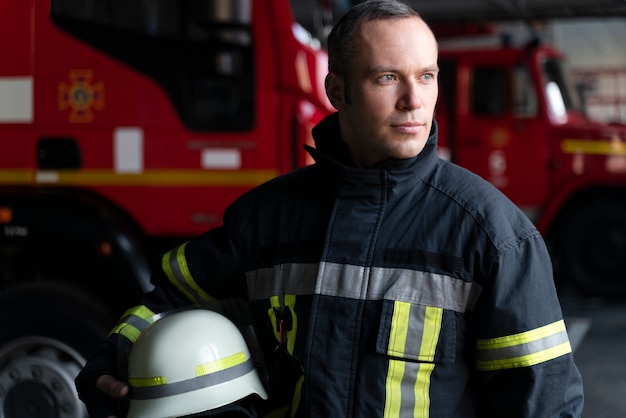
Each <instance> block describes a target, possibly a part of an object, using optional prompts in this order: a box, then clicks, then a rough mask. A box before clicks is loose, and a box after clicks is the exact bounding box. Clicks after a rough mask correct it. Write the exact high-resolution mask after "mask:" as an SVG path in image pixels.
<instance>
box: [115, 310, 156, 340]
mask: <svg viewBox="0 0 626 418" xmlns="http://www.w3.org/2000/svg"><path fill="white" fill-rule="evenodd" d="M153 316H154V312H152V311H151V310H150V309H148V308H147V307H146V306H143V305H141V306H135V307H132V308H130V309H128V310H127V311H126V312H124V314H123V315H122V317H121V318H120V320H119V322H118V323H117V325H115V327H113V329H112V330H111V332H109V335H112V334H120V335H123V336H124V337H126V338H127V339H128V340H130V341H131V342H133V343H134V342H135V341H137V338H138V337H139V334H141V332H142V331H143V330H144V329H146V328H147V327H148V325H150V324H151V323H152V322H154V320H153Z"/></svg>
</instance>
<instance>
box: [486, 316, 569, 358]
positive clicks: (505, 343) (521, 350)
mask: <svg viewBox="0 0 626 418" xmlns="http://www.w3.org/2000/svg"><path fill="white" fill-rule="evenodd" d="M476 348H477V350H476V366H477V368H478V369H479V370H502V369H510V368H516V367H528V366H533V365H535V364H539V363H542V362H544V361H548V360H552V359H554V358H557V357H560V356H562V355H565V354H568V353H571V351H572V349H571V346H570V343H569V338H568V336H567V330H566V328H565V323H564V321H563V320H559V321H556V322H553V323H551V324H548V325H545V326H543V327H540V328H535V329H532V330H530V331H526V332H522V333H519V334H514V335H507V336H503V337H497V338H492V339H488V340H478V341H477V342H476Z"/></svg>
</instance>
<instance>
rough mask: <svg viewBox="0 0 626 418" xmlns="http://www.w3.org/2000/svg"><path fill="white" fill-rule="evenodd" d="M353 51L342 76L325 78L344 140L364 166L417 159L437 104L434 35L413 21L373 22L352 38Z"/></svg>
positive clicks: (416, 19) (421, 24) (331, 75)
mask: <svg viewBox="0 0 626 418" xmlns="http://www.w3.org/2000/svg"><path fill="white" fill-rule="evenodd" d="M353 46H354V47H355V52H354V54H353V60H352V61H351V62H350V64H349V68H348V69H347V75H346V77H345V78H343V77H340V76H339V75H337V74H332V73H331V74H329V76H328V78H327V92H328V95H329V98H330V100H331V103H332V104H333V105H334V106H335V108H336V109H337V110H338V111H339V118H340V119H339V120H340V127H341V136H342V139H343V140H344V141H345V142H346V144H347V145H348V147H349V148H350V151H351V153H352V156H353V158H354V159H355V161H356V162H357V163H358V164H359V165H361V166H363V167H372V166H373V165H375V164H377V163H379V162H381V161H384V160H387V159H389V158H398V159H404V158H411V157H415V156H416V155H417V154H419V153H420V151H421V150H422V149H423V148H424V145H425V144H426V140H427V139H428V134H429V132H430V128H431V125H432V119H433V113H434V110H435V104H436V102H437V94H438V88H437V73H438V67H437V43H436V41H435V38H434V36H433V35H432V32H431V31H430V29H429V28H428V26H427V25H426V24H425V23H424V22H423V21H422V20H421V19H419V18H417V17H411V18H399V19H384V20H372V21H369V22H366V23H364V24H363V25H362V26H361V28H360V30H359V31H358V32H357V33H356V34H355V38H354V44H353ZM346 83H347V84H346ZM346 86H347V88H346ZM346 96H347V97H346Z"/></svg>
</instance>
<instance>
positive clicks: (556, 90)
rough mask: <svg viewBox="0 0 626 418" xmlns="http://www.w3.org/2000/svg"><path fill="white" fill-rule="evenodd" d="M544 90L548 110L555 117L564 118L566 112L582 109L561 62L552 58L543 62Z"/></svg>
mask: <svg viewBox="0 0 626 418" xmlns="http://www.w3.org/2000/svg"><path fill="white" fill-rule="evenodd" d="M542 68H543V75H544V81H545V86H544V88H545V92H546V97H547V98H548V105H549V107H550V111H551V112H552V114H553V115H554V116H556V117H557V118H565V117H566V116H567V112H580V111H582V106H581V101H580V100H579V97H578V95H577V94H575V93H574V89H573V88H572V85H571V83H570V81H569V78H568V77H567V73H566V71H565V70H564V67H563V63H562V62H561V61H560V60H558V59H554V58H548V59H546V60H545V61H544V62H543V65H542Z"/></svg>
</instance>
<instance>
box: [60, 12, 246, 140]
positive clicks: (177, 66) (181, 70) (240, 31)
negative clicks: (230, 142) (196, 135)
mask: <svg viewBox="0 0 626 418" xmlns="http://www.w3.org/2000/svg"><path fill="white" fill-rule="evenodd" d="M51 2H52V3H51V5H52V7H51V18H52V20H53V21H54V22H55V23H56V24H57V25H58V26H60V27H61V28H63V29H64V30H65V31H67V32H69V33H70V34H72V35H73V36H75V37H77V38H80V39H81V40H82V41H84V42H87V43H89V44H90V45H92V46H94V47H95V48H98V49H100V50H102V51H103V52H105V53H107V54H109V55H111V56H113V57H115V58H116V59H118V60H120V61H122V62H124V63H125V64H127V65H129V66H131V67H133V68H135V69H136V70H138V71H140V72H142V73H144V74H145V75H146V76H148V77H151V78H152V79H154V80H156V82H158V83H159V84H160V85H161V86H162V87H163V88H164V89H165V91H167V93H168V95H169V97H170V99H171V101H172V103H173V105H174V106H175V108H176V110H177V112H178V115H179V117H180V119H181V120H182V121H183V123H184V124H185V125H186V126H187V127H188V128H189V129H192V130H196V131H244V130H250V129H252V127H253V125H254V90H255V86H254V73H255V71H254V43H253V40H252V27H251V10H252V0H239V1H232V0H213V1H201V0H191V1H171V0H144V1H127V0H107V1H105V0H51Z"/></svg>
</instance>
